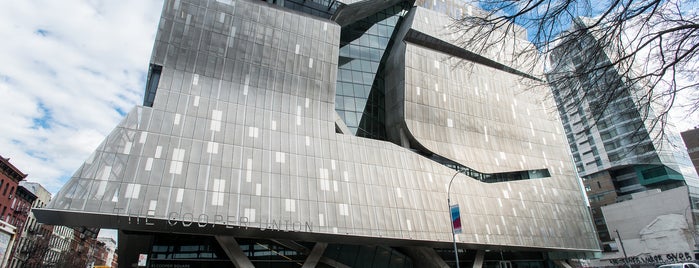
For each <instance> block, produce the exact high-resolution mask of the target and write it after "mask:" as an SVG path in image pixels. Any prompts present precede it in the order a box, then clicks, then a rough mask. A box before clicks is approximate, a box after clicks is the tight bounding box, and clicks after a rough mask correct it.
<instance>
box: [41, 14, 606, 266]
mask: <svg viewBox="0 0 699 268" xmlns="http://www.w3.org/2000/svg"><path fill="white" fill-rule="evenodd" d="M477 12H478V11H477V10H476V8H474V7H471V6H469V5H468V4H466V3H465V2H463V1H455V0H448V1H444V0H439V1H400V0H391V1H349V0H345V1H330V0H312V1H301V0H276V1H253V0H168V1H166V2H165V5H164V7H163V12H162V17H161V20H160V24H159V29H158V33H157V36H156V41H155V46H154V49H153V55H152V58H151V65H150V71H149V78H148V81H147V89H146V94H145V100H144V105H143V106H138V107H135V108H134V109H133V110H132V111H131V112H129V113H128V115H127V116H126V118H125V119H124V120H123V121H122V122H121V123H120V124H119V125H118V126H117V127H116V128H115V129H114V131H113V132H112V133H111V134H109V136H108V137H107V138H106V139H105V141H104V142H103V143H102V144H101V145H100V146H99V148H98V149H97V150H96V151H95V152H94V154H93V155H91V156H90V157H89V159H87V160H86V162H85V163H84V164H83V165H82V166H81V167H80V169H79V170H78V171H76V173H75V175H74V176H73V177H72V178H71V179H70V181H69V182H68V183H67V184H66V185H65V186H64V187H63V189H61V191H60V192H59V193H58V194H57V196H56V198H55V199H54V200H53V201H52V202H51V203H50V204H49V206H48V208H47V209H43V210H41V211H40V212H37V216H39V217H40V219H41V220H42V221H44V222H48V223H54V224H65V225H72V226H88V227H101V228H113V229H119V230H120V232H119V237H118V238H119V239H118V240H119V241H118V244H119V246H118V249H119V254H118V255H119V266H120V267H133V266H141V265H143V266H146V265H152V266H154V267H165V266H167V265H170V264H173V265H174V264H184V263H186V264H187V265H190V266H189V267H213V266H215V267H233V266H234V265H235V266H237V267H251V266H254V265H271V264H274V265H275V267H276V266H279V267H292V266H294V267H295V266H298V265H301V264H304V265H308V266H310V267H313V266H316V265H317V266H319V267H328V266H332V267H345V266H351V267H370V266H374V267H444V266H445V265H452V266H453V265H455V257H454V253H455V252H454V247H453V246H452V243H455V244H456V245H457V247H458V256H459V261H460V263H461V265H474V266H475V267H480V266H489V267H490V266H497V265H502V266H503V267H510V266H520V265H527V267H548V266H551V265H553V263H555V262H559V264H562V263H560V262H562V261H565V260H566V259H570V258H578V257H583V256H589V254H591V253H593V252H595V251H598V248H599V245H598V242H597V238H596V236H595V232H594V227H593V225H592V221H591V219H590V215H589V210H588V208H587V206H586V203H585V196H584V194H583V192H582V185H581V184H580V183H579V180H578V179H577V177H576V175H575V168H574V166H573V165H572V163H571V162H570V161H569V156H568V148H567V143H566V140H565V137H564V135H563V130H562V129H561V127H560V121H559V119H558V115H557V114H556V113H555V111H547V108H550V107H554V105H553V104H552V103H549V102H550V100H546V99H545V98H544V95H545V93H546V92H539V91H535V90H525V87H524V86H522V83H526V81H527V80H532V79H541V78H540V75H536V74H530V73H526V72H524V71H523V70H520V69H518V68H519V66H517V64H515V63H514V61H513V60H512V59H510V58H508V57H504V56H502V55H501V52H502V51H507V50H510V52H512V51H511V50H513V49H521V46H520V45H521V44H522V43H526V40H524V39H523V38H524V36H526V34H524V30H523V29H520V31H521V33H520V36H519V37H518V38H520V40H517V42H514V41H515V40H506V42H504V43H502V44H500V50H497V51H489V52H487V53H482V54H476V53H473V52H472V51H471V50H469V49H470V48H468V47H467V48H462V47H459V46H457V45H455V44H457V40H456V38H457V36H456V35H452V34H450V33H449V32H446V31H445V29H447V28H446V25H449V24H451V23H452V20H451V17H453V16H457V15H459V14H461V15H463V14H467V13H471V14H476V13H477ZM505 54H506V53H505ZM463 63H466V64H463ZM537 77H539V78H537ZM456 170H459V171H458V172H457V171H456ZM452 180H453V182H452ZM448 198H449V199H450V203H451V204H459V205H460V211H461V212H460V217H461V222H462V227H461V230H460V231H459V232H458V234H456V235H455V237H452V231H451V227H450V224H451V222H450V213H449V206H448V202H447V201H448V200H447V199H448ZM156 265H160V266H156ZM206 265H209V266H206Z"/></svg>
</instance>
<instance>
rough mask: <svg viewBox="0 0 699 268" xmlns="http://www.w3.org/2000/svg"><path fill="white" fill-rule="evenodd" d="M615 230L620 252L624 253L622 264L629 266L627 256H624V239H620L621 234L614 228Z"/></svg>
mask: <svg viewBox="0 0 699 268" xmlns="http://www.w3.org/2000/svg"><path fill="white" fill-rule="evenodd" d="M614 232H616V236H617V237H618V238H619V244H620V245H621V252H622V253H624V264H625V266H626V267H629V268H630V267H631V265H629V257H628V256H626V250H625V249H624V241H622V240H621V235H619V230H614Z"/></svg>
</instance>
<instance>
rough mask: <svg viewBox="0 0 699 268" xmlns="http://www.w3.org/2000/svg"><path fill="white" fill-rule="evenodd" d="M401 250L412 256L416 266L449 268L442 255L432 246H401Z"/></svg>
mask: <svg viewBox="0 0 699 268" xmlns="http://www.w3.org/2000/svg"><path fill="white" fill-rule="evenodd" d="M400 252H402V253H403V254H405V255H407V256H408V257H410V259H411V260H412V261H413V265H414V266H415V267H425V268H449V265H448V264H447V263H446V262H445V261H444V260H443V259H442V257H440V256H439V254H437V252H436V251H434V249H433V248H430V247H401V248H400Z"/></svg>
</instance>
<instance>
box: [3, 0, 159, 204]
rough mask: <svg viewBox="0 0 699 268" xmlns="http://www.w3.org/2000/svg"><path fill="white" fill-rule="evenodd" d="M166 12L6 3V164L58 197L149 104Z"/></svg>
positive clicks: (134, 0) (124, 4) (155, 7)
mask: <svg viewBox="0 0 699 268" xmlns="http://www.w3.org/2000/svg"><path fill="white" fill-rule="evenodd" d="M162 3H163V1H162V0H146V1H143V0H125V1H103V0H91V1H79V0H70V1H14V2H12V3H8V2H4V3H0V40H3V41H2V42H0V59H2V61H0V113H1V114H3V131H0V155H2V156H3V157H9V158H11V160H10V161H11V163H13V164H14V165H15V166H17V167H18V168H19V169H20V170H22V172H24V173H28V174H29V177H28V178H27V179H28V180H30V181H36V182H39V183H41V184H43V185H44V186H45V187H46V188H47V189H48V190H49V191H51V192H52V193H56V192H57V191H58V190H59V189H60V187H61V186H62V185H63V184H64V183H65V181H66V180H67V179H68V178H69V177H70V176H71V175H72V174H73V172H75V170H77V169H78V168H79V166H80V164H82V162H83V161H84V160H85V159H86V158H87V156H88V155H89V154H90V153H91V152H92V151H93V150H94V148H96V147H97V145H99V143H100V142H101V141H102V140H103V138H104V136H105V135H106V134H108V133H109V131H111V130H112V129H113V128H114V127H115V126H116V124H117V123H118V122H119V121H120V120H121V118H122V114H121V113H123V112H127V111H129V110H130V109H131V108H132V107H133V106H134V105H139V104H141V103H142V95H143V89H144V82H145V76H146V72H147V70H148V61H149V59H150V52H151V49H152V47H153V40H154V39H155V31H156V29H157V23H158V18H159V16H160V10H161V8H162Z"/></svg>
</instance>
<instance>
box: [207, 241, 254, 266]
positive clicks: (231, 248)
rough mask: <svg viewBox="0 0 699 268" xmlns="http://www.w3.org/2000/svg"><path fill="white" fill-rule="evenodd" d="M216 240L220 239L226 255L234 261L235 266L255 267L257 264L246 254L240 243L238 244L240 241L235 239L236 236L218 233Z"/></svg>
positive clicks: (219, 242)
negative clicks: (253, 263)
mask: <svg viewBox="0 0 699 268" xmlns="http://www.w3.org/2000/svg"><path fill="white" fill-rule="evenodd" d="M216 241H218V244H219V245H221V248H223V251H225V252H226V255H228V259H230V260H231V262H233V264H234V265H235V267H239V268H255V266H254V265H252V262H251V261H250V259H248V257H247V256H245V253H243V250H242V249H240V245H238V242H237V241H235V237H232V236H223V235H217V236H216Z"/></svg>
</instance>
